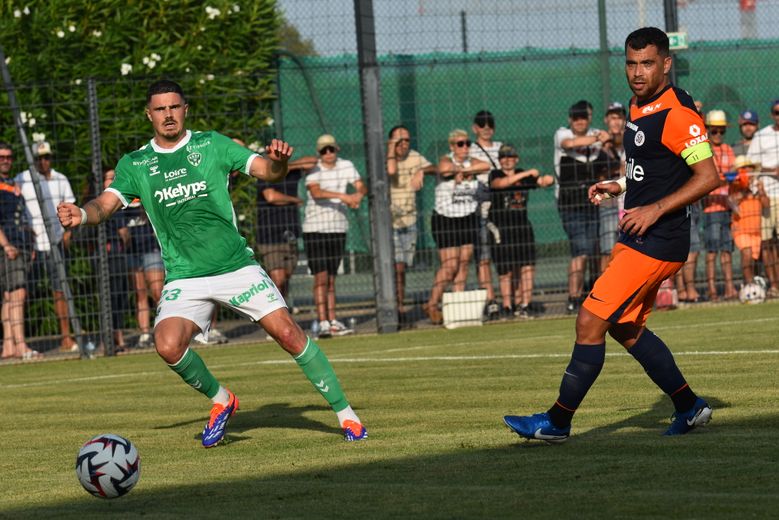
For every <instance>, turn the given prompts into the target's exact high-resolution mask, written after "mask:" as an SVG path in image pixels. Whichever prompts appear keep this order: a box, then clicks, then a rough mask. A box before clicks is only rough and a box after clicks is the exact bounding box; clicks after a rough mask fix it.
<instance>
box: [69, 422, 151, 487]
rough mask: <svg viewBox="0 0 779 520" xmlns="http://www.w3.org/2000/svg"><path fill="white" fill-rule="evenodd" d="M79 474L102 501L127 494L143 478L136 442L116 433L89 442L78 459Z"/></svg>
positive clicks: (82, 483)
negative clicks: (134, 443) (134, 444)
mask: <svg viewBox="0 0 779 520" xmlns="http://www.w3.org/2000/svg"><path fill="white" fill-rule="evenodd" d="M76 475H77V476H78V481H79V482H81V485H82V486H84V489H86V490H87V491H89V492H90V493H92V494H93V495H95V496H96V497H100V498H116V497H120V496H122V495H124V494H127V493H128V492H129V491H130V490H131V489H132V488H133V486H135V484H137V483H138V479H139V478H140V477H141V457H140V456H139V455H138V450H137V449H135V446H133V443H131V442H130V441H128V440H127V439H125V438H124V437H120V436H119V435H114V434H112V433H104V434H101V435H98V436H97V437H94V438H92V439H90V440H89V441H87V442H86V443H85V444H84V445H83V446H82V447H81V449H80V450H79V452H78V457H77V458H76Z"/></svg>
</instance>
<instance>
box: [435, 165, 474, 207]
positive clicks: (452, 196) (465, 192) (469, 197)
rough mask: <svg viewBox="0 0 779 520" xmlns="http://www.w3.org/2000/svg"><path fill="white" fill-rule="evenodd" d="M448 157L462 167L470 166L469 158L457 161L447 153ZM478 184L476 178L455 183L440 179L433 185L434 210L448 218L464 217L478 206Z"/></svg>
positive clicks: (451, 180) (452, 180)
mask: <svg viewBox="0 0 779 520" xmlns="http://www.w3.org/2000/svg"><path fill="white" fill-rule="evenodd" d="M449 158H450V159H452V162H454V163H455V164H458V165H459V166H461V167H463V168H470V167H471V161H470V160H469V159H466V160H465V161H463V162H462V163H458V162H456V161H455V160H454V158H453V157H452V154H449ZM478 184H479V183H478V182H477V181H476V179H471V180H467V181H463V182H460V183H456V182H455V181H454V179H449V180H442V181H441V182H439V183H438V185H437V186H436V187H435V212H436V213H438V214H439V215H442V216H444V217H449V218H459V217H465V216H468V215H470V214H471V213H473V212H475V211H476V208H477V207H478V203H477V202H476V190H477V189H478Z"/></svg>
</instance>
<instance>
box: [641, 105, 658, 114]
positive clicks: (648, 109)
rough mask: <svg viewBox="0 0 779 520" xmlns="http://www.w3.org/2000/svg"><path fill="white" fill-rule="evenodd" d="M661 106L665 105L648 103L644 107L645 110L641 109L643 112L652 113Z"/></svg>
mask: <svg viewBox="0 0 779 520" xmlns="http://www.w3.org/2000/svg"><path fill="white" fill-rule="evenodd" d="M661 106H663V104H662V103H657V104H656V105H647V106H645V107H644V109H643V110H641V113H642V114H651V113H652V112H654V111H655V110H657V109H658V108H660V107H661Z"/></svg>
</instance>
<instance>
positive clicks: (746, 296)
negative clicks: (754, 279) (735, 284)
mask: <svg viewBox="0 0 779 520" xmlns="http://www.w3.org/2000/svg"><path fill="white" fill-rule="evenodd" d="M738 299H739V300H741V303H763V302H764V301H765V288H764V287H762V286H761V285H760V284H757V283H747V284H744V285H742V286H741V290H740V291H739V292H738Z"/></svg>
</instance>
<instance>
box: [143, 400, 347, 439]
mask: <svg viewBox="0 0 779 520" xmlns="http://www.w3.org/2000/svg"><path fill="white" fill-rule="evenodd" d="M327 410H330V408H328V407H326V406H318V405H309V406H290V405H289V404H287V403H274V404H267V405H265V406H261V407H259V408H256V409H254V410H246V409H245V408H239V409H238V412H237V413H236V414H235V415H234V416H233V417H232V418H231V419H230V423H229V425H228V427H227V435H225V443H232V442H240V441H242V440H246V439H249V438H251V437H250V436H248V435H242V434H243V433H244V432H247V431H250V430H256V429H258V428H291V429H296V430H311V431H318V432H324V433H336V434H339V435H340V434H341V430H340V429H339V428H336V427H334V426H333V425H331V424H323V423H321V422H319V421H314V420H312V419H309V418H308V417H305V416H304V414H306V413H309V412H321V411H327ZM206 421H208V417H207V416H203V417H198V418H196V419H192V420H189V421H180V422H177V423H171V424H165V425H161V426H157V427H156V428H155V429H157V430H167V429H174V428H180V427H182V426H187V425H192V426H194V425H204V424H205V423H206ZM201 438H202V432H198V433H197V434H196V435H195V439H198V440H200V439H201Z"/></svg>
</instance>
